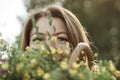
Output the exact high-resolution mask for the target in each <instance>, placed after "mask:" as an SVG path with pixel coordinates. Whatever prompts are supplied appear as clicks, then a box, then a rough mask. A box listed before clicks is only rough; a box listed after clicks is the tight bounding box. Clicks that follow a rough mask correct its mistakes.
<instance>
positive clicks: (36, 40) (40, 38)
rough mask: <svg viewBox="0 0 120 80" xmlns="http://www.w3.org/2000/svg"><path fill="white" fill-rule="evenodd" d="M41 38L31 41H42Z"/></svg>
mask: <svg viewBox="0 0 120 80" xmlns="http://www.w3.org/2000/svg"><path fill="white" fill-rule="evenodd" d="M43 40H44V39H43V38H34V39H33V41H43Z"/></svg>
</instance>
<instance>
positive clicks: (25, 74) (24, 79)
mask: <svg viewBox="0 0 120 80" xmlns="http://www.w3.org/2000/svg"><path fill="white" fill-rule="evenodd" d="M23 80H30V75H29V73H28V71H24V77H23Z"/></svg>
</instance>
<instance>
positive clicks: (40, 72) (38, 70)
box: [37, 67, 45, 76]
mask: <svg viewBox="0 0 120 80" xmlns="http://www.w3.org/2000/svg"><path fill="white" fill-rule="evenodd" d="M44 73H45V72H44V70H43V69H41V68H40V67H38V69H37V74H38V76H42V75H43V74H44Z"/></svg>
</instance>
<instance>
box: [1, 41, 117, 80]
mask: <svg viewBox="0 0 120 80" xmlns="http://www.w3.org/2000/svg"><path fill="white" fill-rule="evenodd" d="M51 40H53V41H54V39H51ZM35 43H37V44H38V43H39V42H35ZM42 46H43V47H42V48H41V49H32V48H30V47H27V48H26V51H25V52H22V51H19V50H17V49H16V48H15V47H13V46H9V45H8V44H7V42H6V41H4V40H2V39H0V80H61V79H62V80H113V75H112V73H111V72H110V71H109V70H112V69H114V66H113V65H112V63H110V64H108V61H103V62H102V61H100V62H99V64H98V66H94V67H93V69H91V70H89V69H88V68H86V66H84V63H80V64H76V63H74V64H73V68H69V66H68V65H67V63H68V58H67V57H65V58H64V59H63V60H62V61H59V57H60V55H61V54H62V53H60V52H61V50H59V49H54V48H51V46H47V45H45V44H44V43H43V45H42ZM6 54H7V55H6ZM67 55H69V54H68V53H67V54H66V56H67ZM98 67H99V68H98ZM117 75H119V74H117Z"/></svg>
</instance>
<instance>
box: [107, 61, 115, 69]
mask: <svg viewBox="0 0 120 80" xmlns="http://www.w3.org/2000/svg"><path fill="white" fill-rule="evenodd" d="M109 68H110V70H111V71H114V70H116V67H115V65H114V64H113V62H112V61H111V60H110V61H109Z"/></svg>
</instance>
